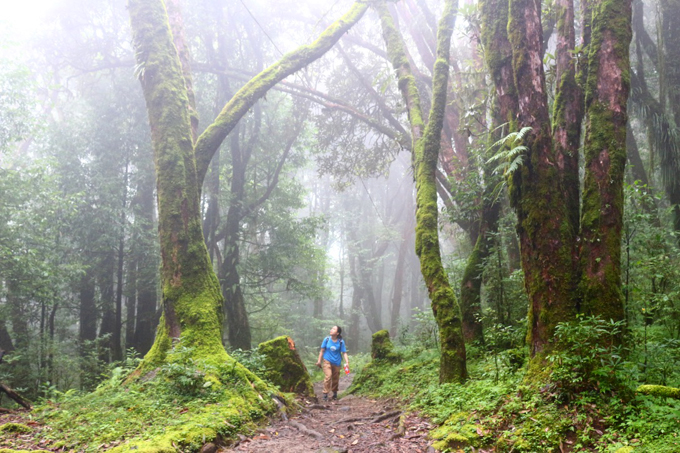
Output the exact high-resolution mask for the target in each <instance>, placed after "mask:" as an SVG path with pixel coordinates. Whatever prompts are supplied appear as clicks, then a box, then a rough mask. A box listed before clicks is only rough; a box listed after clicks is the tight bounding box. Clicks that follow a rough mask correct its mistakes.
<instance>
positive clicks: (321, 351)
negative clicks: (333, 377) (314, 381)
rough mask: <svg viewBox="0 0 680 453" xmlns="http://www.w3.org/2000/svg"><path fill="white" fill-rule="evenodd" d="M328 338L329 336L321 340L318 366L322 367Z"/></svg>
mask: <svg viewBox="0 0 680 453" xmlns="http://www.w3.org/2000/svg"><path fill="white" fill-rule="evenodd" d="M326 340H328V338H324V339H323V341H322V342H321V349H319V358H318V359H317V361H316V366H318V367H321V359H322V358H323V353H324V351H326Z"/></svg>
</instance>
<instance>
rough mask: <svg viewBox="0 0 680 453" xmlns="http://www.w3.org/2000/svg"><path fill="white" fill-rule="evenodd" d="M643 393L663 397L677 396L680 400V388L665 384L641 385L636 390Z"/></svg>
mask: <svg viewBox="0 0 680 453" xmlns="http://www.w3.org/2000/svg"><path fill="white" fill-rule="evenodd" d="M636 391H637V392H638V393H642V394H643V395H651V396H660V397H662V398H675V399H676V400H680V389H678V388H675V387H666V386H665V385H641V386H640V387H638V388H637V390H636Z"/></svg>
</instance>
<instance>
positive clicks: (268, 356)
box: [257, 336, 314, 396]
mask: <svg viewBox="0 0 680 453" xmlns="http://www.w3.org/2000/svg"><path fill="white" fill-rule="evenodd" d="M257 350H258V352H259V353H260V354H262V355H263V356H264V357H265V360H264V363H265V367H266V371H265V374H264V376H262V377H263V378H265V379H267V380H268V381H270V382H271V383H273V384H274V385H276V386H277V387H278V388H279V389H281V391H283V392H292V393H298V394H300V395H305V396H314V387H313V386H312V380H311V379H310V377H309V372H308V371H307V367H305V364H304V363H302V359H300V354H298V352H297V350H296V349H295V342H294V341H293V340H292V339H291V338H290V337H288V336H281V337H278V338H274V339H273V340H269V341H265V342H264V343H260V345H259V346H258V347H257Z"/></svg>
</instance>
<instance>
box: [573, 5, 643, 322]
mask: <svg viewBox="0 0 680 453" xmlns="http://www.w3.org/2000/svg"><path fill="white" fill-rule="evenodd" d="M631 13H632V11H631V2H630V0H599V1H596V2H594V3H593V21H592V35H591V43H590V47H589V54H588V80H587V85H586V88H585V98H586V109H587V119H586V132H585V134H586V135H585V140H584V154H585V169H586V172H585V180H584V188H583V209H582V211H583V212H582V217H581V224H582V230H581V250H580V257H581V270H582V276H581V282H580V293H581V297H582V301H581V311H582V312H583V313H586V314H588V315H598V316H602V318H604V319H606V320H609V319H613V320H615V321H619V320H622V319H623V315H624V314H623V295H622V293H621V229H622V227H623V179H624V167H625V164H626V123H627V120H628V115H627V110H626V105H627V102H628V93H629V90H630V76H629V72H630V62H629V57H628V53H629V46H630V40H631V37H632V31H631Z"/></svg>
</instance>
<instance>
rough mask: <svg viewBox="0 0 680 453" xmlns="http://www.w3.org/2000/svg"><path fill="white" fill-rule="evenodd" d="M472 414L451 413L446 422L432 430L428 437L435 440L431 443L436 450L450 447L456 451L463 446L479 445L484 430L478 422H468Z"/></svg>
mask: <svg viewBox="0 0 680 453" xmlns="http://www.w3.org/2000/svg"><path fill="white" fill-rule="evenodd" d="M471 418H472V416H471V415H470V414H469V413H467V412H459V413H456V414H453V415H451V417H449V418H448V419H447V420H446V422H444V423H443V424H442V425H441V426H439V427H438V428H436V429H434V430H432V432H431V433H430V437H432V438H433V439H435V440H436V442H434V443H433V444H432V447H434V448H435V449H437V450H446V449H450V450H453V451H458V450H459V449H463V448H465V447H475V448H476V447H479V446H480V445H481V443H482V440H483V434H481V433H483V432H484V431H485V430H484V428H483V427H482V426H481V425H480V424H476V423H473V422H470V419H471Z"/></svg>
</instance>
